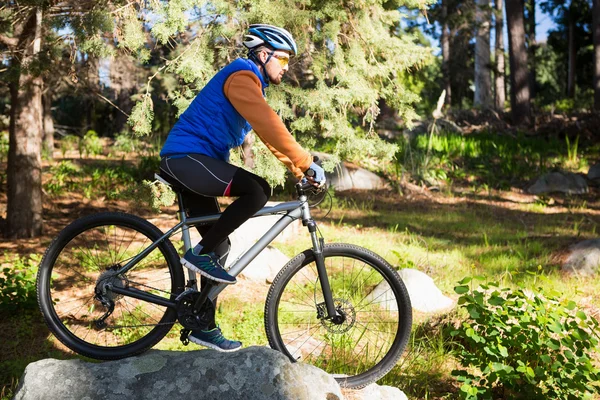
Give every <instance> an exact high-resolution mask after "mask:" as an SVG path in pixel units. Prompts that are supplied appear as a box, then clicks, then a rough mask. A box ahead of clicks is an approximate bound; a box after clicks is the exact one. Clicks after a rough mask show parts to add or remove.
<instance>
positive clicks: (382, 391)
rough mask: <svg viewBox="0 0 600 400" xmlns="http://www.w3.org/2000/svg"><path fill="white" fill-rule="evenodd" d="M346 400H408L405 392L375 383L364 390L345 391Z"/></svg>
mask: <svg viewBox="0 0 600 400" xmlns="http://www.w3.org/2000/svg"><path fill="white" fill-rule="evenodd" d="M344 394H345V395H346V400H375V399H377V400H408V398H407V397H406V395H405V394H404V392H403V391H401V390H400V389H398V388H395V387H392V386H379V385H378V384H376V383H373V384H371V385H369V386H367V387H365V388H364V389H362V390H344Z"/></svg>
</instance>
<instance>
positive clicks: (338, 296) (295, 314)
mask: <svg viewBox="0 0 600 400" xmlns="http://www.w3.org/2000/svg"><path fill="white" fill-rule="evenodd" d="M323 256H324V261H325V268H326V270H327V276H328V277H329V284H330V286H331V292H332V296H333V300H334V303H335V307H336V310H337V312H338V313H339V314H341V315H342V318H341V320H338V321H336V322H333V321H331V320H328V319H327V318H326V316H327V310H326V308H325V301H324V297H323V291H322V289H321V284H320V281H319V277H318V272H317V265H316V263H315V256H314V253H313V251H312V250H306V251H304V252H303V253H301V254H299V255H297V256H296V257H294V258H293V259H292V260H290V261H289V262H288V264H287V265H286V266H285V267H284V268H283V269H282V270H281V272H280V273H279V274H278V275H277V277H276V278H275V280H274V281H273V284H272V285H271V288H270V290H269V294H268V296H267V302H266V305H265V329H266V333H267V337H268V339H269V344H270V345H271V347H272V348H273V349H275V350H279V351H281V352H282V353H284V354H285V355H287V356H288V357H289V358H290V359H291V360H292V361H302V362H306V363H309V364H312V365H315V366H317V367H319V368H321V369H323V370H325V371H326V372H328V373H330V374H333V375H334V377H335V378H336V380H337V381H338V383H339V384H340V385H341V386H342V387H350V388H360V387H364V386H366V385H368V384H370V383H372V382H375V381H376V380H377V379H379V378H381V377H382V376H384V375H385V374H386V373H388V372H389V370H390V369H392V368H393V367H394V365H396V362H397V361H398V359H399V358H400V356H401V355H402V352H403V351H404V348H405V347H406V344H407V341H408V338H409V335H410V330H411V326H412V309H411V305H410V299H409V297H408V292H407V291H406V287H405V286H404V284H403V283H402V281H401V279H400V277H399V276H398V274H397V272H396V271H395V270H394V269H393V268H392V267H391V266H390V265H389V264H388V263H387V262H386V261H385V260H383V259H382V258H381V257H379V256H378V255H376V254H375V253H372V252H371V251H369V250H367V249H364V248H362V247H358V246H354V245H349V244H328V245H326V246H325V248H324V249H323Z"/></svg>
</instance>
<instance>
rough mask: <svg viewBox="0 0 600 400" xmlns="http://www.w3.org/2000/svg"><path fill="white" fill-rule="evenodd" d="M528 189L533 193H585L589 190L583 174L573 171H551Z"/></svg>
mask: <svg viewBox="0 0 600 400" xmlns="http://www.w3.org/2000/svg"><path fill="white" fill-rule="evenodd" d="M527 191H528V192H529V193H531V194H544V193H553V192H562V193H567V194H584V193H587V192H588V184H587V182H586V180H585V178H584V177H583V176H581V175H578V174H574V173H572V172H550V173H548V174H544V175H542V176H541V177H539V178H538V180H537V181H536V182H535V183H534V184H533V185H532V186H531V187H530V188H529V189H527Z"/></svg>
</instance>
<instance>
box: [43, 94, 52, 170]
mask: <svg viewBox="0 0 600 400" xmlns="http://www.w3.org/2000/svg"><path fill="white" fill-rule="evenodd" d="M42 104H43V106H44V138H43V143H44V144H43V149H44V152H45V153H46V154H47V155H48V158H49V159H50V160H51V159H52V158H53V155H52V153H53V152H54V119H52V92H51V91H50V89H49V88H46V90H45V91H44V94H43V95H42Z"/></svg>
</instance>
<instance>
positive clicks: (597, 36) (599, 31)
mask: <svg viewBox="0 0 600 400" xmlns="http://www.w3.org/2000/svg"><path fill="white" fill-rule="evenodd" d="M593 1H594V5H593V11H592V13H593V22H592V36H593V37H594V109H595V110H596V111H600V0H593Z"/></svg>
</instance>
